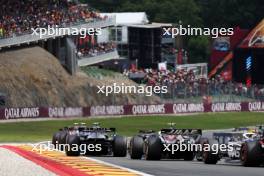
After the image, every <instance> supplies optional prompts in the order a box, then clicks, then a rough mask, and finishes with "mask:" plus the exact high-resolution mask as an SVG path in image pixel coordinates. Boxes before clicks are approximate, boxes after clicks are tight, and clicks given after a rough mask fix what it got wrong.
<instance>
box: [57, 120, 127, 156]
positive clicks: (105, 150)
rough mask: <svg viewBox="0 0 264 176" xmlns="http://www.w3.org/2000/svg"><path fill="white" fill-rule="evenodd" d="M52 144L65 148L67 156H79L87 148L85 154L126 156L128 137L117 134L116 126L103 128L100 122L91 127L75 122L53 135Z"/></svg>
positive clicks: (58, 147) (61, 148) (60, 148)
mask: <svg viewBox="0 0 264 176" xmlns="http://www.w3.org/2000/svg"><path fill="white" fill-rule="evenodd" d="M52 144H53V145H54V146H57V149H59V150H65V153H66V155H67V156H79V155H80V154H81V151H82V150H83V149H84V148H85V149H86V150H85V153H82V154H85V155H112V156H115V157H125V156H126V154H127V139H126V138H125V137H123V136H119V135H117V134H116V130H115V128H102V127H100V125H99V124H98V123H94V124H93V125H92V126H91V127H88V126H86V125H85V124H84V123H82V124H74V126H71V127H65V128H63V129H60V130H59V131H58V132H56V133H55V134H54V135H53V138H52Z"/></svg>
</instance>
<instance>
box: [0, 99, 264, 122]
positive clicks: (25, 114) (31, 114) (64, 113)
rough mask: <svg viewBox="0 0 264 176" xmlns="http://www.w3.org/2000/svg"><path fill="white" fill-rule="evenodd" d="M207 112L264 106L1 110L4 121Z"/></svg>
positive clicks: (258, 109) (261, 104)
mask: <svg viewBox="0 0 264 176" xmlns="http://www.w3.org/2000/svg"><path fill="white" fill-rule="evenodd" d="M206 112H264V102H240V103H236V102H234V103H230V102H229V103H211V104H207V103H177V104H142V105H120V106H117V105H113V106H91V107H49V108H46V107H31V108H1V109H0V119H1V120H8V119H26V118H32V119H38V118H72V117H76V118H77V117H79V118H80V117H95V116H122V115H155V114H157V115H161V114H185V113H206Z"/></svg>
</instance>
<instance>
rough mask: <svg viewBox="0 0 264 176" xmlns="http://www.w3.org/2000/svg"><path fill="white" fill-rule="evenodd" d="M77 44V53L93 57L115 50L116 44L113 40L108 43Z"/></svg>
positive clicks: (79, 55) (81, 55) (80, 55)
mask: <svg viewBox="0 0 264 176" xmlns="http://www.w3.org/2000/svg"><path fill="white" fill-rule="evenodd" d="M76 46H77V55H78V57H79V58H81V57H94V56H98V55H101V54H105V53H108V52H111V51H114V50H116V44H115V43H113V42H108V43H105V42H104V43H88V44H85V43H84V44H82V45H80V44H78V43H76Z"/></svg>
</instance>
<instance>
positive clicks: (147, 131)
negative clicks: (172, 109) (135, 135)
mask: <svg viewBox="0 0 264 176" xmlns="http://www.w3.org/2000/svg"><path fill="white" fill-rule="evenodd" d="M138 132H139V133H141V134H150V133H155V131H154V130H139V131H138Z"/></svg>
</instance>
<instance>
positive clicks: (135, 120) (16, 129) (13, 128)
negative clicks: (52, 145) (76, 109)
mask: <svg viewBox="0 0 264 176" xmlns="http://www.w3.org/2000/svg"><path fill="white" fill-rule="evenodd" d="M75 122H86V123H87V124H88V125H89V124H92V123H93V122H100V123H101V126H103V127H116V128H117V132H118V133H119V134H122V135H129V136H131V135H133V134H136V133H137V131H138V130H139V129H154V130H158V129H160V128H164V127H167V123H170V122H173V123H176V127H178V128H201V129H224V128H233V127H238V126H250V125H257V124H264V114H263V113H217V114H200V115H188V116H148V117H147V116H146V117H124V118H107V119H76V120H52V121H34V122H15V123H0V142H27V141H30V142H33V141H41V140H50V139H51V136H52V134H53V133H54V132H56V131H57V130H58V129H59V128H62V127H64V126H70V125H72V124H73V123H75Z"/></svg>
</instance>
